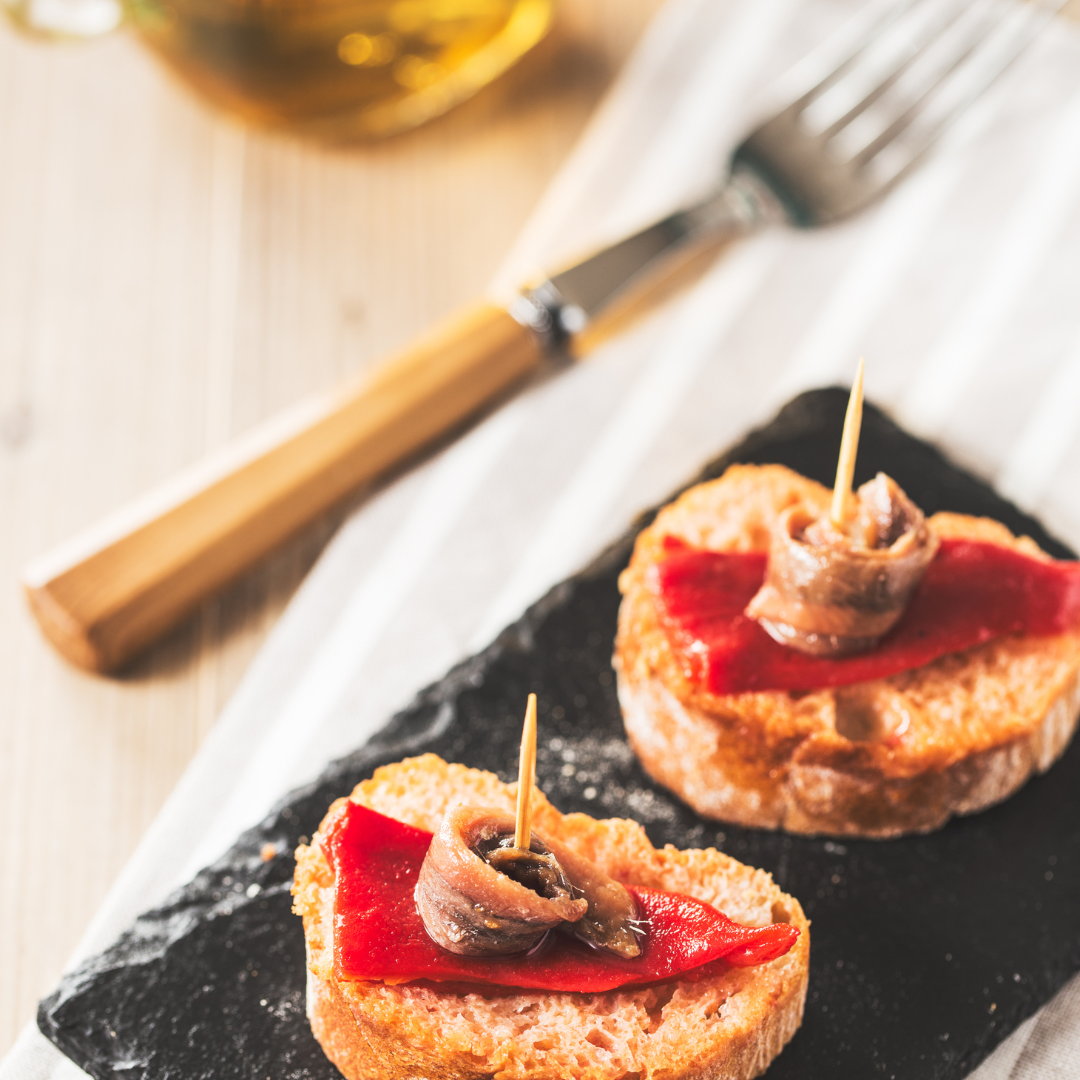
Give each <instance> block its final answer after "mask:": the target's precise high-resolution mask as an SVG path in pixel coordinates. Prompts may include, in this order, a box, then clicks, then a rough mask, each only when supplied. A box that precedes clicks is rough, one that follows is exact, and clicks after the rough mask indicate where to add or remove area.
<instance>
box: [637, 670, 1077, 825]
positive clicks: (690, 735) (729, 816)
mask: <svg viewBox="0 0 1080 1080" xmlns="http://www.w3.org/2000/svg"><path fill="white" fill-rule="evenodd" d="M615 667H616V678H617V686H618V695H619V704H620V706H621V707H622V712H623V722H624V724H625V727H626V734H627V738H628V739H629V741H630V745H631V746H632V747H633V750H634V753H635V754H637V756H638V759H639V760H640V761H641V764H642V767H643V768H644V769H645V771H646V772H647V773H648V774H649V776H651V777H652V778H653V779H654V780H655V781H656V782H657V783H658V784H661V785H663V786H664V787H666V788H668V789H669V790H671V791H674V792H675V793H676V794H677V795H678V796H679V797H680V798H681V799H682V800H683V801H684V802H686V803H687V804H688V805H689V806H690V807H692V808H693V809H694V810H695V811H697V813H699V814H701V815H702V816H703V817H707V818H712V819H714V820H717V821H726V822H731V823H733V824H738V825H745V826H749V827H751V828H760V829H784V830H785V831H787V832H791V833H799V834H802V835H809V836H814V835H822V836H861V837H866V838H868V839H889V838H891V837H895V836H902V835H905V834H908V833H925V832H933V831H934V830H935V829H940V828H941V827H942V826H943V825H944V824H945V823H946V822H947V821H948V820H949V819H950V818H952V817H955V816H963V815H966V814H975V813H978V812H979V811H980V810H985V809H987V808H988V807H990V806H993V805H994V804H995V803H999V802H1002V801H1003V800H1005V799H1007V798H1008V797H1009V796H1010V795H1012V794H1013V793H1014V792H1015V791H1017V790H1018V789H1019V788H1021V787H1023V785H1024V784H1025V783H1027V781H1028V780H1029V779H1031V777H1032V776H1033V775H1035V774H1037V773H1044V772H1046V770H1047V769H1049V768H1050V766H1051V765H1052V764H1053V763H1054V762H1055V761H1057V759H1058V758H1059V757H1061V755H1062V754H1063V753H1064V752H1065V749H1066V747H1068V745H1069V742H1070V741H1071V740H1072V737H1073V735H1074V734H1075V732H1076V727H1077V722H1078V720H1080V670H1078V671H1077V672H1076V673H1075V674H1074V675H1073V677H1072V678H1071V680H1070V681H1069V683H1068V685H1067V686H1066V687H1065V688H1064V689H1063V690H1062V691H1061V692H1060V693H1059V694H1058V695H1057V696H1056V697H1055V698H1054V700H1053V701H1052V703H1051V705H1050V707H1049V708H1048V709H1047V710H1046V712H1045V714H1044V715H1043V718H1042V720H1041V721H1040V722H1039V724H1038V726H1037V727H1036V728H1035V729H1034V730H1033V731H1031V732H1029V733H1027V734H1025V735H1022V736H1020V737H1018V738H1016V739H1013V740H1011V741H1009V742H1007V743H1003V744H1001V745H999V746H996V747H993V748H991V749H988V750H982V751H979V752H976V753H974V754H971V755H969V756H967V757H964V758H961V759H960V760H958V761H955V762H953V763H952V764H951V765H949V766H948V767H947V768H945V769H941V770H930V771H927V772H925V773H922V774H920V775H918V776H913V777H890V778H887V779H886V778H882V777H867V776H856V775H853V774H851V773H849V772H845V771H844V770H842V769H838V768H834V767H831V766H828V765H821V764H799V763H792V764H791V765H790V766H789V768H788V774H787V778H786V781H785V782H784V783H783V784H781V785H779V786H778V788H777V789H776V790H775V791H773V792H771V793H769V795H770V797H767V798H763V795H762V793H761V792H760V791H757V790H753V789H744V788H742V787H740V785H739V782H738V779H737V777H735V776H729V775H727V774H726V772H725V770H724V768H723V765H722V763H721V761H720V760H719V759H715V758H714V759H712V760H710V761H709V763H708V769H707V770H705V769H702V770H701V772H700V773H699V774H698V775H694V774H692V773H691V772H689V771H687V770H685V769H683V768H681V767H680V762H682V761H685V760H686V755H687V750H688V748H689V747H692V746H693V745H694V744H697V745H699V746H702V745H708V742H709V740H710V737H711V734H712V732H711V725H712V723H713V721H712V720H711V718H710V717H709V715H708V714H707V713H706V712H704V711H703V710H701V709H695V708H693V707H689V706H686V705H684V704H683V703H682V702H680V701H679V700H678V699H677V698H676V697H675V695H674V694H672V693H671V692H670V690H668V688H667V687H666V686H665V685H664V683H663V681H662V680H661V679H659V678H657V677H655V676H654V677H652V678H650V679H647V680H640V681H635V680H633V679H631V678H630V677H628V676H627V674H626V672H625V671H624V670H623V668H622V665H621V664H620V663H619V661H618V659H617V658H616V661H615ZM697 760H699V761H700V760H701V757H700V756H699V757H698V758H697ZM856 805H857V806H859V808H860V811H861V812H860V816H859V817H858V819H855V818H853V817H852V816H851V815H850V809H851V808H852V807H853V806H856ZM869 805H874V806H876V808H877V812H876V814H873V815H872V816H874V817H876V818H877V819H878V824H876V825H869V824H867V818H866V809H867V807H868V806H869Z"/></svg>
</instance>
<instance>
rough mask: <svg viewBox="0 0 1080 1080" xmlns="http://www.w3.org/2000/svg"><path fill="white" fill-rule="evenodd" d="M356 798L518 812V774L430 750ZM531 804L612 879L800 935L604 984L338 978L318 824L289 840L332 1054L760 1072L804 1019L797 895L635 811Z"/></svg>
mask: <svg viewBox="0 0 1080 1080" xmlns="http://www.w3.org/2000/svg"><path fill="white" fill-rule="evenodd" d="M350 798H351V799H353V800H354V801H355V802H358V803H361V804H363V805H365V806H369V807H371V808H372V809H374V810H377V811H379V812H380V813H383V814H386V815H388V816H390V817H394V818H397V819H398V820H400V821H404V822H407V823H408V824H410V825H414V826H417V827H419V828H423V829H427V830H430V831H434V829H435V828H436V826H437V825H438V823H439V821H440V820H441V818H442V816H443V815H444V814H445V813H446V811H447V810H448V809H449V808H450V807H451V806H453V805H455V804H457V803H462V802H467V803H472V804H475V805H481V806H488V807H491V808H493V809H502V810H507V811H508V812H510V813H513V812H514V806H515V799H516V785H506V784H503V783H502V782H501V781H500V780H499V779H498V777H496V776H494V775H493V774H492V773H487V772H481V771H479V770H476V769H469V768H466V767H464V766H462V765H448V764H447V763H446V762H444V761H442V760H441V759H440V758H438V757H436V756H435V755H433V754H426V755H424V756H423V757H419V758H412V759H409V760H406V761H403V762H400V763H398V764H396V765H389V766H387V767H385V768H382V769H379V770H378V771H377V772H376V773H375V775H374V776H373V777H372V778H371V779H370V780H367V781H365V782H364V783H362V784H360V785H358V786H357V788H356V789H355V790H354V791H353V793H352V795H351V796H350ZM338 805H339V804H338V803H335V804H334V807H331V809H330V812H329V814H328V815H327V819H324V825H325V824H326V821H327V820H328V819H329V817H330V815H331V814H333V812H334V808H335V807H336V806H338ZM533 806H534V818H533V827H534V829H535V830H536V831H537V832H538V833H540V834H541V835H545V834H546V835H548V836H551V837H555V838H557V839H558V840H560V841H562V842H563V843H564V844H566V845H568V846H569V847H571V848H573V849H574V850H575V851H577V852H578V853H579V854H581V855H584V856H586V857H587V858H589V859H591V860H593V861H594V862H595V863H597V865H599V866H600V867H601V868H602V869H604V870H605V871H606V872H607V873H608V874H610V875H611V876H612V877H614V878H616V879H617V880H619V881H622V882H624V883H626V884H632V885H640V886H645V887H649V888H659V889H667V890H669V891H672V892H682V893H687V894H689V895H691V896H694V897H697V898H698V899H700V900H705V901H707V902H708V903H710V904H714V905H715V906H716V907H718V908H720V909H721V910H722V911H724V912H726V913H727V914H728V915H729V916H730V917H731V918H733V919H736V920H737V921H739V922H743V923H746V924H749V925H751V926H760V925H765V924H768V923H772V922H787V923H790V924H792V925H794V926H796V927H798V928H799V930H800V931H801V935H800V937H799V939H798V941H797V942H796V944H795V946H794V947H793V948H792V950H791V951H790V952H789V953H788V954H787V955H786V956H783V957H781V958H780V959H779V960H775V961H773V962H772V963H771V964H764V965H761V966H760V967H756V968H726V967H724V966H723V965H717V966H716V970H715V971H710V972H709V974H707V975H704V976H702V977H700V979H699V981H695V980H694V979H691V978H684V979H673V980H670V981H668V982H663V983H657V984H653V985H650V986H645V987H631V988H626V989H622V990H619V991H613V992H611V993H606V994H577V993H547V992H542V991H515V990H513V989H507V988H498V987H476V986H470V985H462V984H449V983H434V982H418V983H407V984H399V985H387V984H385V983H377V982H345V981H339V980H337V979H335V977H334V972H333V905H334V888H333V886H334V883H333V878H332V874H331V870H330V867H329V865H328V864H327V862H326V859H325V857H324V856H323V854H322V851H321V849H320V847H319V835H318V834H317V835H316V836H315V837H313V839H312V843H311V846H306V847H301V848H299V849H298V850H297V868H296V877H295V881H294V885H293V895H294V898H295V905H294V910H295V911H296V912H297V913H298V914H300V915H302V916H303V919H304V933H305V936H306V940H307V953H308V996H307V1002H308V1017H309V1019H310V1021H311V1026H312V1030H313V1031H314V1033H315V1037H316V1038H317V1039H318V1040H319V1043H320V1044H321V1045H322V1047H323V1049H324V1050H325V1051H326V1054H327V1056H328V1057H329V1058H330V1060H331V1061H333V1062H334V1064H335V1065H336V1066H337V1067H338V1068H339V1069H340V1070H341V1072H342V1073H343V1074H344V1075H345V1077H347V1078H348V1080H362V1078H363V1080H399V1078H400V1080H406V1078H408V1080H413V1078H415V1080H419V1078H436V1077H438V1078H440V1080H444V1078H445V1080H457V1078H462V1080H465V1078H469V1080H472V1078H480V1077H491V1078H497V1080H533V1078H536V1080H539V1078H546V1080H547V1078H550V1080H558V1078H563V1077H566V1078H570V1077H574V1078H581V1080H631V1078H639V1080H644V1078H646V1077H656V1078H659V1077H663V1078H665V1080H681V1078H690V1077H694V1078H702V1080H704V1078H717V1080H721V1078H723V1080H729V1078H730V1080H736V1078H738V1080H744V1078H749V1077H753V1076H758V1075H759V1074H760V1073H762V1072H763V1071H764V1070H765V1068H766V1067H767V1065H768V1064H769V1062H770V1061H772V1059H773V1058H774V1057H775V1056H776V1055H777V1054H778V1053H779V1052H780V1050H781V1049H782V1048H783V1046H784V1044H785V1043H786V1042H787V1041H788V1040H789V1039H790V1038H791V1036H792V1035H793V1034H794V1033H795V1030H796V1028H797V1027H798V1026H799V1022H800V1021H801V1019H802V1011H803V1004H804V1001H805V998H806V983H807V972H808V966H809V953H810V938H809V924H808V922H807V920H806V917H805V916H804V914H803V911H802V908H801V907H800V906H799V903H798V901H796V900H795V899H794V898H793V897H791V896H788V895H786V894H785V893H783V892H782V891H781V890H780V889H779V888H778V887H777V886H776V885H775V884H774V883H773V881H772V878H771V877H770V876H769V875H768V874H766V873H765V872H763V871H761V870H755V869H753V868H751V867H748V866H744V865H742V864H741V863H739V862H737V861H736V860H735V859H732V858H730V857H729V856H727V855H724V854H723V853H722V852H718V851H715V850H713V849H709V850H704V851H700V850H691V851H679V850H677V849H676V848H674V847H671V846H668V847H665V848H663V849H662V850H657V849H656V848H654V847H653V846H652V844H651V843H650V842H649V840H648V837H646V835H645V831H644V830H643V829H642V827H641V826H640V825H638V824H637V823H636V822H633V821H626V820H621V819H611V820H606V821H598V820H595V819H593V818H590V817H588V816H587V815H584V814H567V815H563V814H560V813H559V812H558V811H557V810H556V809H555V808H554V807H553V806H551V804H550V803H549V802H548V801H547V799H546V798H545V797H544V796H543V794H542V793H540V792H539V791H537V792H535V793H534V795H533Z"/></svg>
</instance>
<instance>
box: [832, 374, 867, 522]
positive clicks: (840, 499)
mask: <svg viewBox="0 0 1080 1080" xmlns="http://www.w3.org/2000/svg"><path fill="white" fill-rule="evenodd" d="M864 366H865V364H864V362H863V360H862V358H861V357H860V358H859V367H858V370H857V371H856V372H855V381H854V382H853V383H852V384H851V396H850V397H849V398H848V403H847V412H846V413H845V414H844V434H843V437H842V438H841V440H840V457H839V460H838V461H837V462H836V483H835V484H834V485H833V497H832V513H831V514H830V515H829V516H830V517H831V518H832V523H833V525H835V526H836V528H838V529H841V530H842V529H843V528H844V523H845V522H846V521H847V518H848V503H849V502H850V501H851V482H852V480H853V479H854V477H855V457H856V455H857V454H858V452H859V433H860V431H861V430H862V403H863V388H862V387H863V368H864Z"/></svg>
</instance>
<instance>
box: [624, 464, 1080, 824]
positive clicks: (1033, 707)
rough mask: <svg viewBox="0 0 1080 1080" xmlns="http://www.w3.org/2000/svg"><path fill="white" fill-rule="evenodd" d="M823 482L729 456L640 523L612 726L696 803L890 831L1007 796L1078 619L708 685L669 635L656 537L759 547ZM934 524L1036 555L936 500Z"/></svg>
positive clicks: (1079, 672)
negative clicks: (732, 689)
mask: <svg viewBox="0 0 1080 1080" xmlns="http://www.w3.org/2000/svg"><path fill="white" fill-rule="evenodd" d="M831 494H832V493H831V492H830V491H829V490H828V489H827V488H824V487H822V486H821V485H820V484H817V483H815V482H814V481H812V480H807V479H806V478H805V477H802V476H799V475H798V474H797V473H795V472H792V471H791V470H790V469H787V468H784V467H783V466H780V465H762V466H756V465H735V466H732V467H731V468H730V469H728V470H727V472H725V473H724V475H723V476H722V477H721V478H720V479H719V480H714V481H711V482H709V483H706V484H700V485H698V486H696V487H694V488H691V489H690V490H689V491H687V492H686V493H685V494H684V495H683V496H681V497H680V498H679V499H678V500H676V501H675V502H674V503H672V504H671V505H669V506H667V507H665V508H664V509H663V510H662V511H661V512H660V514H659V515H658V516H657V518H656V520H655V521H654V522H653V524H652V525H651V526H650V527H649V528H647V529H645V530H644V531H643V532H642V533H641V534H640V535H639V537H638V540H637V543H636V545H635V549H634V554H633V557H632V559H631V561H630V565H629V566H628V567H627V569H626V570H624V571H623V573H622V575H621V577H620V580H619V587H620V589H621V591H622V593H623V602H622V606H621V608H620V612H619V632H618V637H617V639H616V645H615V658H614V663H615V668H616V673H617V676H618V686H619V700H620V703H621V705H622V709H623V719H624V721H625V724H626V730H627V735H628V736H629V739H630V743H631V745H632V746H633V748H634V750H635V752H636V753H637V754H638V756H639V758H640V759H641V761H642V764H643V765H644V767H645V769H646V770H647V771H648V772H649V773H650V775H651V776H652V777H653V778H654V779H655V780H657V781H658V782H659V783H661V784H663V785H664V786H666V787H667V788H669V789H670V790H672V791H673V792H675V793H676V794H677V795H679V796H680V797H681V798H682V799H684V800H685V801H686V802H687V803H689V804H690V805H691V806H692V807H693V808H694V809H695V810H697V811H698V812H699V813H701V814H703V815H705V816H706V817H711V818H716V819H719V820H722V821H731V822H736V823H738V824H743V825H751V826H757V827H764V828H784V829H787V830H789V831H791V832H800V833H825V834H834V835H852V836H868V837H888V836H895V835H899V834H901V833H905V832H925V831H929V830H931V829H936V828H939V827H940V826H942V825H943V824H944V823H945V822H946V821H947V820H948V819H949V817H951V816H952V815H953V814H964V813H973V812H975V811H977V810H981V809H983V808H985V807H987V806H989V805H991V804H993V803H995V802H999V801H1000V800H1002V799H1004V798H1006V797H1007V796H1008V795H1010V794H1011V793H1012V792H1013V791H1015V790H1016V789H1017V788H1018V787H1020V785H1022V784H1023V783H1024V782H1025V781H1026V780H1027V779H1028V778H1029V777H1030V776H1031V775H1032V773H1034V772H1042V771H1045V770H1046V769H1047V768H1049V767H1050V765H1051V764H1052V763H1053V762H1054V761H1055V760H1056V759H1057V758H1058V757H1059V756H1060V755H1061V754H1062V752H1063V751H1064V749H1065V747H1066V746H1067V745H1068V742H1069V740H1070V739H1071V737H1072V735H1073V732H1074V730H1075V728H1076V721H1077V714H1078V712H1080V631H1073V632H1070V633H1067V634H1060V635H1056V636H1051V637H1035V636H1027V635H1011V636H1008V637H1003V638H999V639H997V640H994V641H990V642H987V643H986V644H984V645H980V646H977V647H976V648H972V649H968V650H966V651H964V652H961V653H955V654H952V655H949V656H945V657H942V658H941V659H939V660H936V661H934V662H933V663H931V664H927V665H925V666H923V667H920V668H916V669H914V670H912V671H907V672H902V673H901V674H899V675H894V676H891V677H890V678H886V679H878V680H874V681H873V682H866V683H859V684H856V685H855V686H853V687H838V688H835V689H826V690H820V691H814V692H811V693H797V692H795V693H793V692H787V691H770V692H764V693H746V694H729V695H716V694H711V693H709V692H708V690H706V689H705V688H704V687H702V686H701V685H700V684H699V683H697V682H696V681H695V680H694V679H693V678H692V677H691V675H690V673H689V672H688V671H687V670H685V668H684V663H683V660H682V658H681V657H680V656H679V655H678V654H677V653H676V652H675V650H673V649H672V647H671V643H670V641H669V639H668V636H667V633H666V631H665V630H664V628H663V626H662V624H661V621H660V617H659V614H658V612H657V609H656V604H655V600H654V598H653V595H652V593H651V592H650V590H649V588H648V584H647V574H648V570H649V567H650V566H652V565H653V564H655V563H656V562H658V561H659V560H661V559H662V558H663V557H664V548H663V542H664V538H665V537H666V536H673V537H678V538H680V539H682V540H684V541H686V542H687V543H688V544H691V545H693V546H695V547H700V548H705V549H708V550H712V551H765V550H768V547H769V539H770V536H771V534H772V531H773V529H774V527H775V526H776V525H777V523H778V520H779V517H780V515H781V513H782V512H783V511H784V510H785V509H786V508H787V507H789V506H791V505H792V504H794V503H796V502H803V503H806V504H807V505H808V506H809V507H810V508H811V509H812V510H814V511H816V512H820V513H823V512H825V510H826V509H827V508H828V505H829V501H830V499H831ZM929 524H930V527H931V528H932V529H934V531H935V532H936V533H937V534H938V535H939V536H941V537H942V538H964V539H972V540H982V541H986V542H988V543H994V544H999V545H1002V546H1005V547H1011V548H1014V549H1015V550H1018V551H1021V552H1023V553H1024V554H1026V555H1029V556H1032V557H1034V558H1040V559H1047V558H1048V556H1047V555H1046V554H1045V553H1044V552H1043V551H1042V550H1041V549H1040V548H1039V547H1038V545H1037V544H1035V542H1034V541H1033V540H1031V539H1030V538H1028V537H1021V538H1017V537H1014V536H1013V535H1012V533H1011V532H1009V530H1008V529H1006V528H1005V526H1004V525H1001V524H1000V523H998V522H996V521H991V520H989V519H987V518H973V517H967V516H965V515H962V514H946V513H942V514H935V515H934V516H933V517H931V518H930V519H929Z"/></svg>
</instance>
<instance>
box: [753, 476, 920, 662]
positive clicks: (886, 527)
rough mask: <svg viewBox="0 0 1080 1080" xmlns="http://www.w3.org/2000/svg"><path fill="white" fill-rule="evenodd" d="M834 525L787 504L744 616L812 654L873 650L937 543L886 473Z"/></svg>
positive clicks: (867, 486) (864, 488) (863, 489)
mask: <svg viewBox="0 0 1080 1080" xmlns="http://www.w3.org/2000/svg"><path fill="white" fill-rule="evenodd" d="M857 495H858V501H857V509H856V512H855V514H853V515H852V518H851V520H850V522H848V524H847V527H846V528H845V529H844V530H843V531H841V530H839V529H837V528H836V527H835V526H834V525H833V524H832V521H831V520H830V518H829V517H828V516H827V515H826V516H825V517H822V518H820V519H819V518H815V517H814V516H813V515H812V514H810V512H809V511H808V510H807V509H806V508H805V507H804V506H802V505H796V506H793V507H790V508H789V509H788V510H786V511H784V513H783V514H782V515H781V518H780V527H779V529H778V531H777V533H776V534H775V535H774V536H773V541H772V546H771V547H770V549H769V565H768V569H767V571H766V574H765V581H764V583H763V585H762V586H761V588H760V589H759V590H758V593H757V595H756V596H755V597H754V598H753V600H751V601H750V603H749V604H748V605H747V608H746V614H747V615H748V616H749V617H750V618H752V619H756V620H757V621H758V623H760V625H761V626H762V627H763V628H764V629H765V630H766V631H767V632H768V633H769V634H770V635H771V636H772V637H773V638H775V639H776V640H777V641H779V642H780V643H781V644H782V645H789V646H791V648H793V649H798V650H799V651H800V652H804V653H809V654H810V655H812V656H842V655H845V654H848V653H856V652H863V651H865V650H867V649H870V648H873V647H874V645H876V644H877V643H878V642H879V641H880V640H881V638H883V637H884V636H885V634H887V633H888V632H889V631H890V630H891V629H892V628H893V626H894V625H895V624H896V623H897V621H898V620H899V618H900V616H901V615H902V614H903V613H904V608H905V607H907V603H908V601H909V600H910V599H911V595H912V593H913V592H914V591H915V588H916V586H917V585H918V584H919V581H920V580H921V579H922V575H923V573H924V571H925V570H926V567H927V566H928V565H929V563H930V560H931V559H932V558H933V557H934V554H935V553H936V551H937V548H938V540H937V537H936V536H935V535H934V534H933V532H931V530H930V529H929V527H928V526H927V524H926V520H925V518H924V517H923V513H922V511H921V510H920V509H919V508H918V507H917V506H916V505H915V504H914V503H913V502H912V501H911V500H910V499H909V498H908V497H907V495H905V494H904V492H903V491H902V490H901V489H900V487H899V485H898V484H897V483H896V481H895V480H892V479H890V478H889V477H888V476H886V475H885V474H884V473H878V475H877V476H876V477H875V478H874V479H873V480H871V481H869V483H866V484H863V486H862V487H861V488H859V490H858V493H857Z"/></svg>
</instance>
